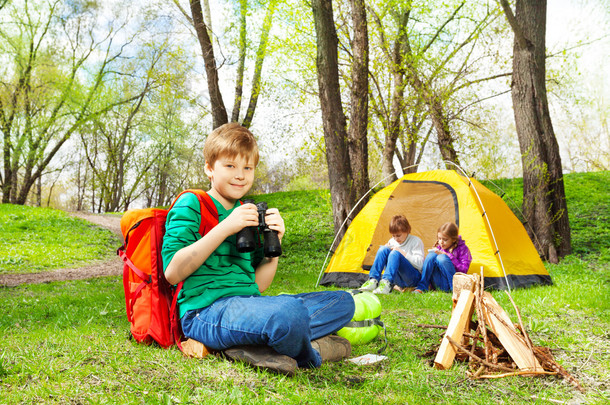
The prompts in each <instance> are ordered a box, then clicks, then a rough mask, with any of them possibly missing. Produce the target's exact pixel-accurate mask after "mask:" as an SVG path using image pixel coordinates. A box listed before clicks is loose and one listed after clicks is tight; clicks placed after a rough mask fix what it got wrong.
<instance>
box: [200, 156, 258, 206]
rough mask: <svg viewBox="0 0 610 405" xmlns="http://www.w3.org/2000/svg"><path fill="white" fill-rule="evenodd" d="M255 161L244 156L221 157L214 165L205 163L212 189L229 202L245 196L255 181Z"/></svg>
mask: <svg viewBox="0 0 610 405" xmlns="http://www.w3.org/2000/svg"><path fill="white" fill-rule="evenodd" d="M254 169H255V165H254V161H253V160H251V159H248V158H246V157H243V156H235V157H219V158H218V159H217V160H216V162H214V164H213V165H211V166H210V165H209V164H208V162H206V163H205V173H206V175H207V176H208V177H209V178H210V181H211V182H212V191H215V192H216V193H217V194H218V195H217V196H216V197H221V198H224V199H225V200H227V201H228V202H233V203H234V202H235V201H237V200H239V199H240V198H242V197H243V196H245V195H246V194H247V193H248V191H250V188H251V187H252V182H253V181H254Z"/></svg>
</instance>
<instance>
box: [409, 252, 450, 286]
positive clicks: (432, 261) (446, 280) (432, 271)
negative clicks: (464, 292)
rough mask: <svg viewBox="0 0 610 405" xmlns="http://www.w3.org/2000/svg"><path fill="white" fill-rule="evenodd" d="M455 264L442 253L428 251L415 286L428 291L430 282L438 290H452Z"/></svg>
mask: <svg viewBox="0 0 610 405" xmlns="http://www.w3.org/2000/svg"><path fill="white" fill-rule="evenodd" d="M454 274H455V266H454V265H453V263H451V259H449V257H447V255H444V254H436V253H429V254H428V256H426V260H424V267H423V268H422V273H421V280H420V282H419V284H418V285H417V288H418V289H419V290H422V291H428V285H430V284H432V286H433V287H435V288H436V289H438V290H443V291H446V292H451V291H452V290H453V275H454Z"/></svg>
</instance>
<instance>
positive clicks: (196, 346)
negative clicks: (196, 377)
mask: <svg viewBox="0 0 610 405" xmlns="http://www.w3.org/2000/svg"><path fill="white" fill-rule="evenodd" d="M182 353H184V355H185V356H189V357H195V358H197V359H203V358H204V357H205V356H206V355H208V354H209V353H210V351H209V350H208V348H207V347H205V345H204V344H203V343H201V342H198V341H196V340H195V339H190V338H189V339H187V340H185V341H184V342H182Z"/></svg>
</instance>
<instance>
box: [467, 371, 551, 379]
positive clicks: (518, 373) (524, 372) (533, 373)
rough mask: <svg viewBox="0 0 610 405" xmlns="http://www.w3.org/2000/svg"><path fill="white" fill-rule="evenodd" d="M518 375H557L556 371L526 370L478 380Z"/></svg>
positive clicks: (485, 376) (492, 375)
mask: <svg viewBox="0 0 610 405" xmlns="http://www.w3.org/2000/svg"><path fill="white" fill-rule="evenodd" d="M516 375H529V376H534V375H557V373H556V372H554V371H525V370H519V371H513V372H511V373H504V374H484V375H481V376H479V377H477V378H488V379H491V378H504V377H512V376H516Z"/></svg>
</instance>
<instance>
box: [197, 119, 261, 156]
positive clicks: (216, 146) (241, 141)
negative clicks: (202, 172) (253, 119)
mask: <svg viewBox="0 0 610 405" xmlns="http://www.w3.org/2000/svg"><path fill="white" fill-rule="evenodd" d="M237 156H242V157H244V158H246V159H247V160H250V159H252V160H253V161H254V166H256V165H257V164H258V145H257V144H256V139H254V135H252V132H250V130H248V128H246V127H243V126H241V125H240V124H238V123H237V122H230V123H228V124H224V125H221V126H219V127H218V128H216V129H215V130H213V131H212V133H211V134H210V135H208V139H206V141H205V145H204V146H203V158H204V159H205V161H206V162H207V163H208V164H209V165H210V166H213V165H214V163H216V160H218V158H220V157H228V158H230V159H232V158H235V157H237Z"/></svg>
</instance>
